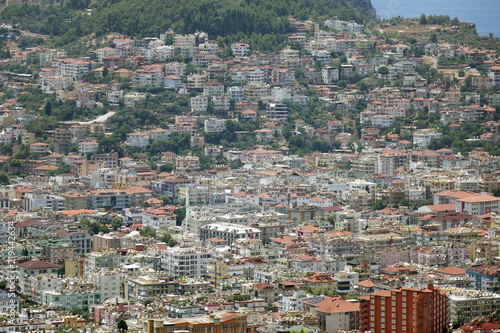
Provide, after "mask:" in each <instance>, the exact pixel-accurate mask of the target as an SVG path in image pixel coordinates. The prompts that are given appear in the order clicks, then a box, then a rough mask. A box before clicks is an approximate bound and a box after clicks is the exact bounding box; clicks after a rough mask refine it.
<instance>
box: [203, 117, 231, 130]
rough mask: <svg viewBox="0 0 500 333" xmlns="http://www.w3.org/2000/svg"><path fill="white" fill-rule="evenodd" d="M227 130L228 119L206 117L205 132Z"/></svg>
mask: <svg viewBox="0 0 500 333" xmlns="http://www.w3.org/2000/svg"><path fill="white" fill-rule="evenodd" d="M225 130H226V119H216V118H211V119H205V132H207V133H220V132H223V131H225Z"/></svg>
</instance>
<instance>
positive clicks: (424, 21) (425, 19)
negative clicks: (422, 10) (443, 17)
mask: <svg viewBox="0 0 500 333" xmlns="http://www.w3.org/2000/svg"><path fill="white" fill-rule="evenodd" d="M418 22H419V23H420V25H426V24H427V17H426V16H425V14H422V15H420V19H419V20H418Z"/></svg>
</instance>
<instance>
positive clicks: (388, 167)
mask: <svg viewBox="0 0 500 333" xmlns="http://www.w3.org/2000/svg"><path fill="white" fill-rule="evenodd" d="M407 164H408V153H407V152H406V151H396V150H389V149H384V150H382V151H380V152H379V154H377V173H380V174H384V175H394V174H395V170H396V169H398V168H401V167H406V166H407Z"/></svg>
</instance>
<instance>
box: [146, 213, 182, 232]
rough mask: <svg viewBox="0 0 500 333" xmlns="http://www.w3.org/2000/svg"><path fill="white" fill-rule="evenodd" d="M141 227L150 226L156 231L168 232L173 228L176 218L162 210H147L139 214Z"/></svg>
mask: <svg viewBox="0 0 500 333" xmlns="http://www.w3.org/2000/svg"><path fill="white" fill-rule="evenodd" d="M141 217H142V226H143V227H146V226H150V227H152V228H155V229H156V230H168V229H171V228H174V227H175V223H176V216H175V214H173V213H172V212H169V211H166V210H164V209H147V210H144V211H143V212H142V213H141Z"/></svg>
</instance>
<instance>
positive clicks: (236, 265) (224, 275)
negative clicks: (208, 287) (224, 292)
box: [207, 258, 267, 289]
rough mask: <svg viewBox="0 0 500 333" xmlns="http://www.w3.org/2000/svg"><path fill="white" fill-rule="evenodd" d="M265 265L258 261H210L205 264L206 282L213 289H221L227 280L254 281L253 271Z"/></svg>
mask: <svg viewBox="0 0 500 333" xmlns="http://www.w3.org/2000/svg"><path fill="white" fill-rule="evenodd" d="M266 265H267V264H266V263H265V262H264V261H262V260H259V259H251V258H246V259H232V260H227V259H226V260H224V261H219V260H212V261H211V262H209V263H208V264H207V275H208V281H209V282H210V283H211V284H212V286H213V287H216V288H221V289H222V287H223V286H224V285H225V284H226V283H227V282H228V280H229V279H233V278H234V277H240V278H241V279H248V280H250V279H254V275H255V270H256V269H261V268H264V267H266Z"/></svg>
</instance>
